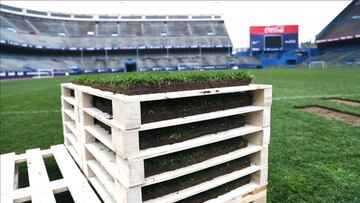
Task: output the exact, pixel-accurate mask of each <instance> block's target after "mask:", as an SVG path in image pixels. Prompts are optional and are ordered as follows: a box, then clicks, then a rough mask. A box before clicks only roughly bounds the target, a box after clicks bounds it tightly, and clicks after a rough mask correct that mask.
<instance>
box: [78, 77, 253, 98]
mask: <svg viewBox="0 0 360 203" xmlns="http://www.w3.org/2000/svg"><path fill="white" fill-rule="evenodd" d="M251 80H252V79H251V78H240V79H227V80H219V81H198V82H179V83H170V84H168V85H166V84H163V85H157V84H154V83H147V84H136V85H131V86H130V87H128V88H124V87H121V86H112V85H111V84H95V83H87V82H82V83H79V82H77V81H73V82H74V83H75V84H80V85H86V86H90V87H93V88H96V89H100V90H104V91H110V92H114V93H120V94H125V95H139V94H152V93H163V92H175V91H185V90H196V89H207V88H217V87H232V86H242V85H248V84H250V83H251Z"/></svg>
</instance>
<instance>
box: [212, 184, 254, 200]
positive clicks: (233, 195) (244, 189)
mask: <svg viewBox="0 0 360 203" xmlns="http://www.w3.org/2000/svg"><path fill="white" fill-rule="evenodd" d="M257 188H259V185H258V184H256V183H252V182H250V183H249V184H246V185H243V186H241V187H239V188H236V189H235V190H232V191H230V192H228V193H226V194H223V195H221V196H219V197H217V198H214V199H211V200H208V201H206V202H205V203H219V202H224V203H225V202H226V203H236V202H242V201H241V198H242V197H243V196H244V195H246V194H249V193H250V192H253V191H255V190H256V189H257ZM235 199H236V200H235Z"/></svg>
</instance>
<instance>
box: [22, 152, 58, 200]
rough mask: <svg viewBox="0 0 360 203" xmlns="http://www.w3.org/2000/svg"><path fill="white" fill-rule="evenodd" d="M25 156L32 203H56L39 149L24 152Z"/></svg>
mask: <svg viewBox="0 0 360 203" xmlns="http://www.w3.org/2000/svg"><path fill="white" fill-rule="evenodd" d="M26 156H27V165H28V173H29V183H30V190H31V200H32V202H44V203H51V202H54V203H56V200H55V196H54V193H53V191H52V190H51V188H50V180H49V178H48V175H47V172H46V167H45V163H44V160H43V157H42V154H41V151H40V149H39V148H37V149H31V150H26ZM39 188H41V189H40V190H39Z"/></svg>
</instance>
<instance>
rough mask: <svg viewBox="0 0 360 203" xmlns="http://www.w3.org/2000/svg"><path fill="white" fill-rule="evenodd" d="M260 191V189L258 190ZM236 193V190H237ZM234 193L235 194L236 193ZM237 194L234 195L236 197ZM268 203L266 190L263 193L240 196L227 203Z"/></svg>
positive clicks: (257, 192)
mask: <svg viewBox="0 0 360 203" xmlns="http://www.w3.org/2000/svg"><path fill="white" fill-rule="evenodd" d="M257 190H259V189H257ZM235 191H236V190H235ZM235 191H234V192H235ZM235 195H236V193H235V194H234V196H235ZM239 202H241V203H249V202H251V203H266V189H264V190H261V191H253V192H250V193H248V194H243V195H241V196H240V195H239V196H238V197H234V198H233V199H231V200H229V201H226V203H239Z"/></svg>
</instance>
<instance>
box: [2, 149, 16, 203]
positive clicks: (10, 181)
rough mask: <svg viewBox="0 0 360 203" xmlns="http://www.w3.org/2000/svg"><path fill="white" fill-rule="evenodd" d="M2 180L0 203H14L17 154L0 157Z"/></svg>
mask: <svg viewBox="0 0 360 203" xmlns="http://www.w3.org/2000/svg"><path fill="white" fill-rule="evenodd" d="M0 161H1V164H0V174H1V175H0V178H1V188H0V190H1V198H0V200H1V201H0V202H3V203H8V202H9V203H10V202H13V190H14V174H15V153H8V154H3V155H1V156H0Z"/></svg>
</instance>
